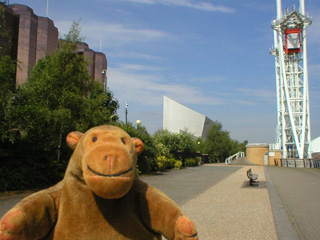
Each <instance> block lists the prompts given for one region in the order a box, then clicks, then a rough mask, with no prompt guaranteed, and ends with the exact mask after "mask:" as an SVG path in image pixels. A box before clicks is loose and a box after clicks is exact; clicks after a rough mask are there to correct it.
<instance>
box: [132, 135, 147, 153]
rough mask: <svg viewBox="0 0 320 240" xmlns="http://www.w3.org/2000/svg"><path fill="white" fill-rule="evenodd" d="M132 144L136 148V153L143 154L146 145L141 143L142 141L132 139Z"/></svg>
mask: <svg viewBox="0 0 320 240" xmlns="http://www.w3.org/2000/svg"><path fill="white" fill-rule="evenodd" d="M132 142H133V144H134V146H135V148H136V153H137V154H140V153H142V151H143V149H144V143H143V142H142V141H141V139H139V138H132Z"/></svg>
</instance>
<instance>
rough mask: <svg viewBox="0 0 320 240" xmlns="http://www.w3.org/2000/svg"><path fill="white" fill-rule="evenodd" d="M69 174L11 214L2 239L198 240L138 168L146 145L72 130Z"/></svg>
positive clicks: (102, 131) (113, 130)
mask: <svg viewBox="0 0 320 240" xmlns="http://www.w3.org/2000/svg"><path fill="white" fill-rule="evenodd" d="M67 144H68V145H69V146H70V147H71V148H72V149H73V150H74V152H73V154H72V156H71V159H70V161H69V165H68V167H67V170H66V173H65V176H64V178H63V180H62V181H61V182H59V183H58V184H56V185H55V186H53V187H51V188H48V189H45V190H42V191H40V192H37V193H34V194H32V195H30V196H28V197H26V198H25V199H23V200H22V201H21V202H19V203H18V204H17V205H16V206H14V207H13V208H12V209H11V210H10V211H9V212H7V213H6V214H5V215H4V216H3V218H2V219H1V222H0V240H16V239H24V240H28V239H56V240H63V239H70V240H71V239H72V240H78V239H79V240H82V239H88V240H103V239H106V240H111V239H112V240H125V239H134V240H151V239H161V235H163V236H164V237H166V238H167V239H174V240H185V239H188V240H197V239H198V236H197V230H196V228H195V225H194V223H193V222H192V221H191V220H190V219H189V218H187V217H186V216H185V215H184V214H183V213H182V212H181V210H180V209H179V207H178V206H177V205H176V204H175V203H174V202H173V201H172V200H171V199H169V198H168V197H167V196H166V195H165V194H164V193H162V192H160V191H159V190H157V189H155V188H153V187H152V186H150V185H148V184H146V183H144V182H143V181H141V180H140V179H139V177H138V174H137V170H136V163H137V154H139V153H141V152H142V151H143V148H144V144H143V142H142V141H141V140H140V139H137V138H131V137H130V136H129V135H128V134H127V133H126V132H125V131H123V130H122V129H120V128H118V127H114V126H99V127H94V128H92V129H90V130H88V131H87V132H86V133H85V134H83V133H80V132H71V133H69V135H68V136H67Z"/></svg>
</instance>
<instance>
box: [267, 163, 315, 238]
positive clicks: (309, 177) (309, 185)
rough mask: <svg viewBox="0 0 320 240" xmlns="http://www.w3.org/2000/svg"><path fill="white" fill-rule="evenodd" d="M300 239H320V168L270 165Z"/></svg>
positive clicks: (269, 168)
mask: <svg viewBox="0 0 320 240" xmlns="http://www.w3.org/2000/svg"><path fill="white" fill-rule="evenodd" d="M267 171H268V173H269V175H270V178H271V180H272V183H273V185H274V187H275V189H276V190H277V192H278V195H279V197H280V199H281V202H282V204H283V206H284V208H285V210H286V213H287V215H288V217H289V219H290V222H291V224H292V225H293V227H294V229H295V231H296V233H297V235H298V237H299V239H320V228H319V224H320V207H319V200H320V187H319V186H320V169H314V168H313V169H306V168H287V167H267Z"/></svg>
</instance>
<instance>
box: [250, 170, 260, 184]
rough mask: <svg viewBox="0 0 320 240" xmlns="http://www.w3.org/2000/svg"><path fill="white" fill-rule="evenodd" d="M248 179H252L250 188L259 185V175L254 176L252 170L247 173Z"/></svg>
mask: <svg viewBox="0 0 320 240" xmlns="http://www.w3.org/2000/svg"><path fill="white" fill-rule="evenodd" d="M247 177H248V178H249V179H250V186H253V185H258V184H259V182H258V181H257V179H258V174H253V173H252V170H251V168H250V169H249V170H248V171H247Z"/></svg>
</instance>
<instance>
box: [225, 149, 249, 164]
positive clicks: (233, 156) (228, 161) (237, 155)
mask: <svg viewBox="0 0 320 240" xmlns="http://www.w3.org/2000/svg"><path fill="white" fill-rule="evenodd" d="M244 156H245V155H244V152H237V153H235V154H233V155H232V156H230V157H228V158H226V160H225V161H224V163H225V164H230V163H231V162H232V161H235V160H237V159H239V158H241V157H244Z"/></svg>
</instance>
